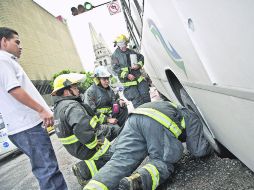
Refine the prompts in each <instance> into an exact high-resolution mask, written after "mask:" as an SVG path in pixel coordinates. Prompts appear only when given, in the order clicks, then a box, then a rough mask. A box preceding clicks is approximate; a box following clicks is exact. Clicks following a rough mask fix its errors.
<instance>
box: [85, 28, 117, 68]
mask: <svg viewBox="0 0 254 190" xmlns="http://www.w3.org/2000/svg"><path fill="white" fill-rule="evenodd" d="M89 29H90V34H91V39H92V44H93V50H94V54H95V62H94V65H95V67H98V66H100V65H103V66H107V67H108V69H109V70H111V55H112V53H111V52H110V50H109V49H108V48H107V45H106V44H105V41H104V39H103V37H102V35H101V34H100V35H99V36H98V35H97V33H96V31H95V29H94V27H93V25H92V23H89Z"/></svg>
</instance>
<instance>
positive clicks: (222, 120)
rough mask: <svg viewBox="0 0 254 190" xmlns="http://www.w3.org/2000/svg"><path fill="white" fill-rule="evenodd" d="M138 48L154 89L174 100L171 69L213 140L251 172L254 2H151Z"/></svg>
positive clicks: (253, 165) (253, 161)
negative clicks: (170, 76)
mask: <svg viewBox="0 0 254 190" xmlns="http://www.w3.org/2000/svg"><path fill="white" fill-rule="evenodd" d="M144 4H145V7H144V15H143V33H142V41H141V52H142V53H143V54H144V56H145V69H146V72H147V73H148V74H149V76H150V77H151V79H152V81H153V83H154V84H155V86H156V87H157V89H158V90H159V91H160V92H162V93H163V94H164V95H165V96H167V97H168V98H169V99H173V100H175V101H176V97H175V96H174V93H173V91H172V89H171V86H170V84H169V82H168V78H167V76H166V71H167V70H168V69H169V70H171V71H172V72H173V73H174V74H175V75H176V77H177V78H178V79H179V81H180V82H181V84H182V85H183V87H184V88H185V90H186V91H187V92H188V94H189V95H190V96H191V98H192V99H193V101H194V103H195V104H196V106H197V107H198V109H199V110H200V112H201V114H202V115H203V117H204V120H205V121H206V122H207V124H208V126H209V128H210V129H211V131H212V133H213V134H214V136H215V138H216V139H217V140H218V141H219V142H220V143H222V144H223V145H224V146H225V147H226V148H228V149H229V150H230V151H231V152H232V153H233V154H234V155H235V156H237V157H238V158H239V159H240V160H241V161H242V162H243V163H245V164H246V165H247V166H248V167H249V168H250V169H252V170H254V151H253V146H254V138H253V132H254V120H253V118H254V88H253V86H254V85H253V81H254V75H253V73H254V64H252V62H253V59H254V58H252V57H251V53H252V52H253V50H254V36H253V33H254V25H253V24H252V23H253V20H254V12H253V11H252V8H253V7H254V1H246V3H242V2H240V1H236V0H234V1H223V2H222V1H219V0H215V1H212V0H210V1H205V2H203V1H201V0H197V1H187V0H177V1H174V0H172V1H162V0H158V1H151V0H149V1H148V0H146V1H145V3H144Z"/></svg>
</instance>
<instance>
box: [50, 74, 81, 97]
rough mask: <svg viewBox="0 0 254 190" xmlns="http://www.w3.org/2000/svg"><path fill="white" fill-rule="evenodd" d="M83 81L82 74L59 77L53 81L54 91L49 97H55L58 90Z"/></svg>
mask: <svg viewBox="0 0 254 190" xmlns="http://www.w3.org/2000/svg"><path fill="white" fill-rule="evenodd" d="M83 79H85V75H84V74H78V73H70V74H62V75H59V76H58V77H56V78H55V80H54V84H53V86H54V90H53V91H52V93H51V95H52V96H55V95H56V92H57V91H58V90H60V89H63V88H65V87H68V86H70V85H72V84H76V83H78V82H80V81H82V80H83Z"/></svg>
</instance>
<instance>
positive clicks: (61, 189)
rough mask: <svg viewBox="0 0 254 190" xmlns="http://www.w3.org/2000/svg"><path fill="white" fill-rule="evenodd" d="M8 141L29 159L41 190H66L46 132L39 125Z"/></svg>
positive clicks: (11, 137)
mask: <svg viewBox="0 0 254 190" xmlns="http://www.w3.org/2000/svg"><path fill="white" fill-rule="evenodd" d="M9 139H10V140H11V141H12V142H13V144H15V145H16V146H17V147H18V148H19V149H20V150H22V152H24V153H25V154H26V155H27V156H28V157H29V159H30V162H31V165H32V172H33V174H34V175H35V177H36V178H37V180H38V181H39V185H40V189H41V190H67V189H68V188H67V185H66V182H65V180H64V177H63V175H62V173H61V172H60V170H59V168H58V163H57V159H56V155H55V152H54V149H53V146H52V144H51V141H50V138H49V136H48V134H47V131H46V130H45V129H43V128H42V123H40V124H39V125H37V126H35V127H33V128H31V129H28V130H25V131H22V132H20V133H17V134H14V135H9Z"/></svg>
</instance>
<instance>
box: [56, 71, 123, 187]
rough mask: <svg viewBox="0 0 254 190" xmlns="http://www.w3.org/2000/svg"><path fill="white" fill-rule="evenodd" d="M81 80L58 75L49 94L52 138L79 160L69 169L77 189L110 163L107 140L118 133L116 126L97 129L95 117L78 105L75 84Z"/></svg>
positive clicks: (78, 97) (71, 76) (67, 75)
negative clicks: (51, 114)
mask: <svg viewBox="0 0 254 190" xmlns="http://www.w3.org/2000/svg"><path fill="white" fill-rule="evenodd" d="M84 77H85V75H83V74H77V73H70V74H62V75H60V76H58V77H57V78H56V79H55V80H54V90H53V92H52V93H51V94H52V96H53V100H54V118H55V131H56V134H57V136H58V138H59V140H60V141H61V143H62V144H63V146H64V147H65V148H66V149H67V151H68V152H69V153H70V154H71V155H72V156H74V157H76V158H78V159H80V160H82V161H80V162H79V163H77V164H75V165H74V166H73V167H72V169H73V172H74V175H76V177H77V178H78V182H79V183H80V185H85V184H86V180H87V179H90V178H91V177H93V176H94V174H95V173H96V172H97V171H98V169H99V168H101V167H102V166H103V165H104V164H105V162H107V161H108V160H109V159H110V157H111V155H112V153H111V150H110V149H111V148H110V140H113V139H114V138H115V137H116V135H117V134H118V130H119V129H120V127H119V126H118V125H116V126H113V125H110V126H106V127H105V126H104V127H103V128H101V126H100V124H99V119H98V117H97V115H95V114H94V112H93V110H92V109H91V108H90V107H89V106H88V105H86V104H84V103H83V102H82V100H81V98H80V94H79V90H78V87H77V84H78V83H79V82H80V81H81V80H82V79H83V78H84Z"/></svg>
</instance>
